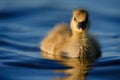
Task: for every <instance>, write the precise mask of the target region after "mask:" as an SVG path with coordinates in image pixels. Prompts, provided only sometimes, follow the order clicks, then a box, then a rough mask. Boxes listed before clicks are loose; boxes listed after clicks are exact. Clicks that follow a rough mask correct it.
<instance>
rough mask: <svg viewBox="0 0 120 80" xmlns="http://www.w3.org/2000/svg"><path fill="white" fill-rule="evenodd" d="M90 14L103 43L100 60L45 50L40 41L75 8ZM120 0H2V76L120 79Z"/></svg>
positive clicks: (2, 79) (6, 79)
mask: <svg viewBox="0 0 120 80" xmlns="http://www.w3.org/2000/svg"><path fill="white" fill-rule="evenodd" d="M79 7H80V8H84V9H86V10H88V12H89V14H90V22H91V28H90V32H92V33H93V34H94V35H96V37H97V39H98V40H99V42H100V44H101V48H102V56H101V57H100V58H98V59H97V60H91V59H88V60H79V59H75V60H74V59H62V60H64V61H61V59H60V58H54V57H51V56H46V55H42V52H40V50H39V44H40V42H41V40H42V39H43V37H44V36H45V35H46V34H47V32H48V31H49V30H51V29H52V28H53V27H54V25H55V24H57V23H60V22H66V23H68V24H69V22H70V19H71V15H72V13H71V12H72V11H73V10H74V9H75V8H79ZM119 25H120V1H119V0H99V1H98V0H97V1H95V0H74V1H72V0H70V1H65V0H59V1H57V0H52V1H50V0H0V80H120V26H119Z"/></svg>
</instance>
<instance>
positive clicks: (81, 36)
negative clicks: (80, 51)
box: [72, 32, 86, 38]
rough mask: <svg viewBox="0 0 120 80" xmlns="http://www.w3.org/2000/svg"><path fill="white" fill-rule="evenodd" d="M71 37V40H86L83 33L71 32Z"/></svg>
mask: <svg viewBox="0 0 120 80" xmlns="http://www.w3.org/2000/svg"><path fill="white" fill-rule="evenodd" d="M72 37H73V38H86V33H84V32H73V33H72Z"/></svg>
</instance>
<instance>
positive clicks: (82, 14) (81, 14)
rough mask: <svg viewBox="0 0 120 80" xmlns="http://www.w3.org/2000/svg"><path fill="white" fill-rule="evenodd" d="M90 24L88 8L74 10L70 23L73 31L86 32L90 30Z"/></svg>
mask: <svg viewBox="0 0 120 80" xmlns="http://www.w3.org/2000/svg"><path fill="white" fill-rule="evenodd" d="M88 24H89V22H88V12H87V11H86V10H83V9H77V10H74V11H73V15H72V19H71V23H70V26H71V29H72V31H75V32H76V31H77V32H79V33H85V32H86V31H87V30H88V27H89V25H88Z"/></svg>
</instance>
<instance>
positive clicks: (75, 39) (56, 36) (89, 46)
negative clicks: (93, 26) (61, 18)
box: [40, 9, 101, 58]
mask: <svg viewBox="0 0 120 80" xmlns="http://www.w3.org/2000/svg"><path fill="white" fill-rule="evenodd" d="M88 16H89V15H88V12H87V11H86V10H84V9H76V10H74V11H73V15H72V19H71V22H70V27H69V26H68V25H67V24H65V23H61V24H58V25H57V26H56V27H55V28H54V29H53V30H52V31H51V32H50V33H49V34H48V35H47V36H46V37H45V38H44V39H43V41H42V42H41V44H40V49H41V50H42V51H43V52H45V53H48V54H52V55H60V56H65V57H71V58H76V57H94V58H97V57H99V56H100V54H101V50H100V46H99V43H98V42H97V40H96V39H95V37H94V36H93V35H91V34H90V33H88V29H89V19H88Z"/></svg>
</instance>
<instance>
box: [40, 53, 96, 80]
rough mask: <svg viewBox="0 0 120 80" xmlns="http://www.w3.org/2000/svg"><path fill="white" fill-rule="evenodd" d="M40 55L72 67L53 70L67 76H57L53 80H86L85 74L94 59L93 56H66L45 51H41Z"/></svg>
mask: <svg viewBox="0 0 120 80" xmlns="http://www.w3.org/2000/svg"><path fill="white" fill-rule="evenodd" d="M42 57H43V58H46V59H52V60H59V63H60V64H63V65H65V66H70V67H72V68H70V69H65V70H55V72H57V73H64V74H66V75H68V76H64V77H57V78H55V79H54V80H86V74H87V73H88V71H89V70H90V69H91V67H89V65H90V64H91V63H92V62H93V61H94V60H95V59H96V58H94V57H87V58H85V57H84V58H82V57H81V58H66V57H60V56H57V55H50V54H47V53H42Z"/></svg>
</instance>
